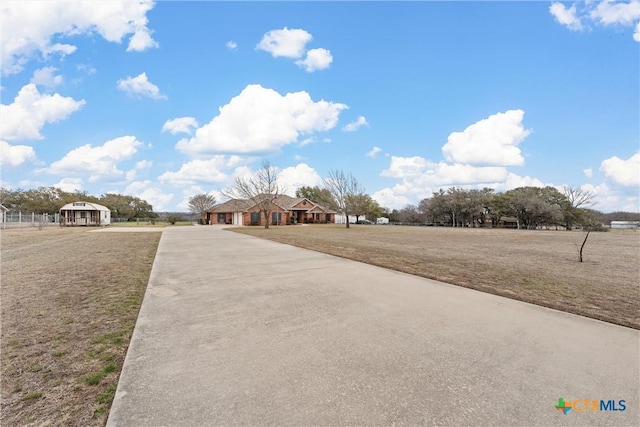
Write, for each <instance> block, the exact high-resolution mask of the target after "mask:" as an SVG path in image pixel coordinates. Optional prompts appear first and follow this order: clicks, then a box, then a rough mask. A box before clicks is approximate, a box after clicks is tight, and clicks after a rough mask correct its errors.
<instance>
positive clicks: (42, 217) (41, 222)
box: [0, 212, 60, 228]
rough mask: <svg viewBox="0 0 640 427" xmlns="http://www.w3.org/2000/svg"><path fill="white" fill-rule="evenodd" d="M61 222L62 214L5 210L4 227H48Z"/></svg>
mask: <svg viewBox="0 0 640 427" xmlns="http://www.w3.org/2000/svg"><path fill="white" fill-rule="evenodd" d="M59 224H60V214H58V213H56V214H48V213H41V214H38V213H35V212H3V213H2V223H0V226H1V227H2V228H9V227H48V226H52V225H59Z"/></svg>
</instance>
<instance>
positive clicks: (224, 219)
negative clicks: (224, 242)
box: [218, 213, 227, 224]
mask: <svg viewBox="0 0 640 427" xmlns="http://www.w3.org/2000/svg"><path fill="white" fill-rule="evenodd" d="M225 222H227V214H226V213H219V214H218V224H224V223H225Z"/></svg>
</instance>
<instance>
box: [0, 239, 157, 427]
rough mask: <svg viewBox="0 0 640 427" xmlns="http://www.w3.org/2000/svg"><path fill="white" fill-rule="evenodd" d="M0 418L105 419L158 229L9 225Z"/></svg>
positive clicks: (83, 422)
mask: <svg viewBox="0 0 640 427" xmlns="http://www.w3.org/2000/svg"><path fill="white" fill-rule="evenodd" d="M0 238H1V253H0V255H1V269H2V270H1V272H2V276H1V279H2V281H1V298H2V299H1V301H0V303H1V306H2V307H1V321H2V323H1V324H2V340H1V344H0V345H1V362H2V367H1V377H2V378H1V387H0V389H1V392H2V408H1V418H0V424H1V425H3V426H5V425H6V426H22V425H64V426H91V425H97V426H101V425H104V423H105V422H106V417H107V415H108V412H109V409H110V406H111V401H112V399H113V395H114V393H115V389H116V385H117V381H118V377H119V375H120V371H121V368H122V364H123V362H124V356H125V354H126V350H127V347H128V344H129V339H130V337H131V333H132V331H133V327H134V325H135V322H136V318H137V315H138V311H139V309H140V304H141V302H142V298H143V295H144V292H145V290H146V286H147V282H148V278H149V273H150V271H151V266H152V263H153V259H154V257H155V253H156V249H157V245H158V241H159V239H160V233H128V234H127V235H126V238H123V235H122V234H121V233H89V232H87V229H86V228H60V227H47V228H44V229H43V230H38V229H37V228H34V227H28V228H20V229H6V230H2V231H1V232H0Z"/></svg>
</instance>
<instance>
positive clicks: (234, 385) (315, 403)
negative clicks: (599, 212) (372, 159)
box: [107, 226, 640, 426]
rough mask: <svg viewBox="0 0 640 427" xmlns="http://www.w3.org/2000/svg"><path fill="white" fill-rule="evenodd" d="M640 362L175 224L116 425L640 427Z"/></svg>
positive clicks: (248, 240)
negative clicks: (565, 407) (611, 407)
mask: <svg viewBox="0 0 640 427" xmlns="http://www.w3.org/2000/svg"><path fill="white" fill-rule="evenodd" d="M310 231H311V230H310ZM603 287H605V288H606V284H603ZM605 296H606V295H605ZM639 353H640V336H639V333H638V331H636V330H632V329H628V328H624V327H619V326H615V325H611V324H607V323H603V322H599V321H596V320H591V319H587V318H583V317H580V316H575V315H571V314H566V313H562V312H559V311H554V310H550V309H546V308H542V307H537V306H534V305H530V304H526V303H521V302H518V301H513V300H509V299H505V298H501V297H497V296H493V295H489V294H484V293H481V292H477V291H473V290H469V289H464V288H460V287H456V286H452V285H448V284H444V283H439V282H435V281H432V280H427V279H422V278H418V277H414V276H410V275H407V274H402V273H397V272H394V271H390V270H386V269H382V268H378V267H373V266H369V265H366V264H361V263H357V262H353V261H348V260H345V259H341V258H337V257H333V256H329V255H325V254H321V253H317V252H313V251H308V250H303V249H299V248H295V247H292V246H288V245H283V244H278V243H273V242H269V241H265V240H261V239H258V238H254V237H249V236H245V235H240V234H237V233H233V232H230V231H226V230H222V229H220V228H216V227H213V226H196V227H176V228H165V229H164V232H163V235H162V238H161V241H160V245H159V247H158V252H157V255H156V259H155V263H154V265H153V270H152V273H151V277H150V280H149V286H148V289H147V292H146V295H145V298H144V302H143V304H142V308H141V311H140V315H139V318H138V322H137V324H136V328H135V331H134V334H133V338H132V342H131V345H130V347H129V351H128V353H127V357H126V360H125V365H124V368H123V371H122V375H121V378H120V382H119V384H118V390H117V393H116V397H115V399H114V402H113V407H112V409H111V413H110V415H109V420H108V423H107V425H108V426H159V425H165V426H205V425H206V426H211V425H296V426H302V425H384V426H389V425H455V426H459V425H482V426H488V425H514V426H516V425H517V426H524V425H559V426H560V425H625V426H627V425H638V423H639V421H640V419H639V415H638V414H639V412H638V409H639V408H638V404H639V402H638V394H639V363H640V361H639V358H640V356H639ZM559 398H563V399H564V401H565V402H572V401H575V400H598V401H599V400H601V399H604V400H607V401H608V400H610V399H614V400H615V401H616V403H617V405H616V408H620V405H619V404H618V401H619V400H625V407H626V410H624V411H588V410H587V411H579V409H581V408H582V407H583V404H582V403H580V402H578V403H577V408H576V409H574V410H571V411H569V412H568V413H567V414H566V415H564V414H563V413H562V412H560V411H558V410H556V409H555V407H554V405H557V404H558V399H559ZM586 408H587V409H589V408H590V406H588V405H587V406H586Z"/></svg>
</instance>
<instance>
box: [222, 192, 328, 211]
mask: <svg viewBox="0 0 640 427" xmlns="http://www.w3.org/2000/svg"><path fill="white" fill-rule="evenodd" d="M265 197H267V195H265ZM303 200H305V198H304V197H291V196H287V195H286V194H279V195H277V196H276V197H275V198H274V199H273V202H274V203H275V204H276V205H278V206H280V207H281V208H282V209H284V210H291V208H293V207H294V206H295V205H297V204H298V203H300V202H301V201H303ZM307 200H308V199H307ZM309 201H310V202H311V204H312V205H311V206H309V210H311V209H314V210H315V211H316V212H317V211H318V209H320V210H322V212H326V213H335V211H332V210H331V209H327V208H325V207H324V206H320V205H319V204H317V203H315V202H313V201H311V200H309ZM256 204H257V202H254V201H252V200H250V199H231V200H228V201H226V202H224V203H222V204H220V205H218V206H216V207H214V208H213V209H211V211H210V212H245V211H246V210H248V209H249V208H251V207H253V206H255V205H256Z"/></svg>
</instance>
